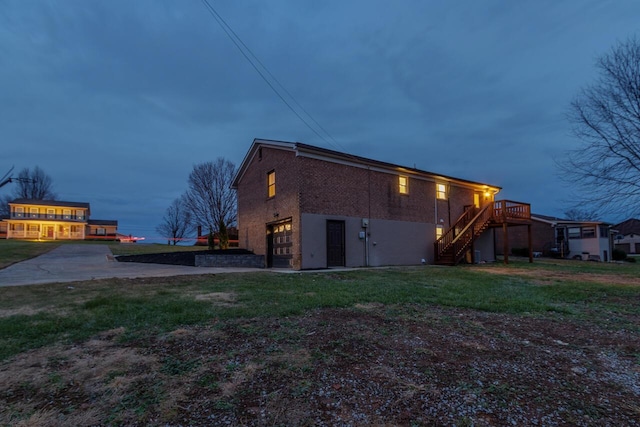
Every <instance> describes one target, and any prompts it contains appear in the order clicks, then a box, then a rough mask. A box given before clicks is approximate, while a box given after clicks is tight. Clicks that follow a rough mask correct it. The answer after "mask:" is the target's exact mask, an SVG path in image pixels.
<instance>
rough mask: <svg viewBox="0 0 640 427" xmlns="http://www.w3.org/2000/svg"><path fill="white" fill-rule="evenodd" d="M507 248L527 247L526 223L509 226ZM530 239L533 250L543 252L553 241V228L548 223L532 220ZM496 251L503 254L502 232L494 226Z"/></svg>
mask: <svg viewBox="0 0 640 427" xmlns="http://www.w3.org/2000/svg"><path fill="white" fill-rule="evenodd" d="M508 233H509V250H512V249H514V248H528V247H529V237H528V231H527V226H526V225H519V226H516V227H509V230H508ZM531 241H532V247H533V251H534V252H544V250H545V249H549V246H550V245H553V243H554V242H555V230H554V228H553V227H551V225H550V224H547V223H545V222H540V221H533V222H532V224H531ZM496 253H497V254H499V255H504V233H503V232H502V228H496Z"/></svg>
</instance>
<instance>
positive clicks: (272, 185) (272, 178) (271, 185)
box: [267, 171, 276, 197]
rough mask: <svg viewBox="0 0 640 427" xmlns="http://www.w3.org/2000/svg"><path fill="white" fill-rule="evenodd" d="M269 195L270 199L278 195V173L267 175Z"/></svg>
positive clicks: (273, 172)
mask: <svg viewBox="0 0 640 427" xmlns="http://www.w3.org/2000/svg"><path fill="white" fill-rule="evenodd" d="M267 195H268V196H269V197H273V196H275V195H276V171H271V172H269V173H268V174H267Z"/></svg>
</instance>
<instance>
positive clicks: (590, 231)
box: [567, 226, 596, 239]
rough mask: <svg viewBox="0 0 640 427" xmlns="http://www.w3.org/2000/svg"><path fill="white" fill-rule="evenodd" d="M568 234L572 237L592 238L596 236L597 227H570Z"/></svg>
mask: <svg viewBox="0 0 640 427" xmlns="http://www.w3.org/2000/svg"><path fill="white" fill-rule="evenodd" d="M567 234H568V235H569V238H570V239H591V238H594V237H596V227H594V226H588V227H569V228H568V229H567Z"/></svg>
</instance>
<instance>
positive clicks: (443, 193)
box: [436, 184, 447, 199]
mask: <svg viewBox="0 0 640 427" xmlns="http://www.w3.org/2000/svg"><path fill="white" fill-rule="evenodd" d="M436 198H438V199H446V198H447V186H446V185H444V184H436Z"/></svg>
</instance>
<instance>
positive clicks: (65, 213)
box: [62, 209, 71, 219]
mask: <svg viewBox="0 0 640 427" xmlns="http://www.w3.org/2000/svg"><path fill="white" fill-rule="evenodd" d="M62 217H63V218H64V219H71V209H64V210H63V211H62Z"/></svg>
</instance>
